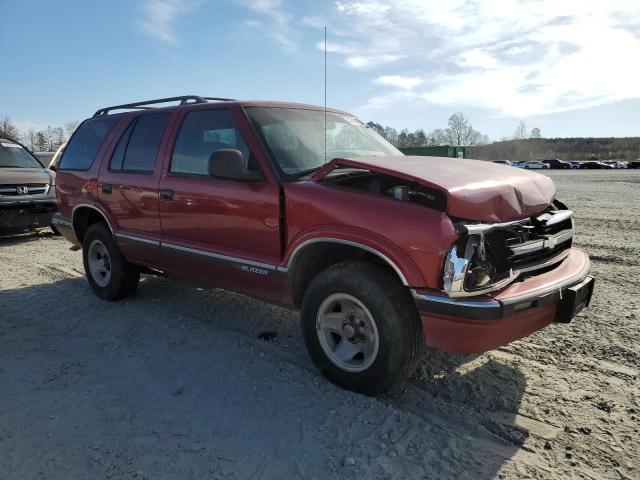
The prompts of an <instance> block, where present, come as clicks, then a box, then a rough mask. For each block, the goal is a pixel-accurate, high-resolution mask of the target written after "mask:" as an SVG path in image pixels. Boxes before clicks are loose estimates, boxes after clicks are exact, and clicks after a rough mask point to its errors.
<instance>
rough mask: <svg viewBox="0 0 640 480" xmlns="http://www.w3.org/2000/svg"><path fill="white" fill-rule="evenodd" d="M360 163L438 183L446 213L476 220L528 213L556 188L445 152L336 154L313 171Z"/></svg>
mask: <svg viewBox="0 0 640 480" xmlns="http://www.w3.org/2000/svg"><path fill="white" fill-rule="evenodd" d="M338 165H339V166H344V167H353V168H362V169H367V170H373V171H376V172H380V173H383V174H386V175H394V176H397V177H399V178H402V179H405V180H409V181H414V182H416V183H419V184H421V185H424V186H425V187H430V188H437V189H440V190H442V191H444V192H445V193H446V194H447V213H448V214H449V216H452V217H458V218H463V219H468V220H477V221H481V222H506V221H511V220H519V219H523V218H527V217H529V216H531V215H533V214H535V213H538V212H539V211H540V210H543V209H544V208H545V207H547V206H549V205H550V204H551V202H552V201H553V199H554V197H555V192H556V190H555V187H554V185H553V182H552V181H551V179H550V178H549V177H546V176H545V175H540V174H538V173H534V172H530V171H527V170H522V169H519V168H514V167H509V166H506V165H499V164H496V163H493V162H485V161H481V160H465V159H459V158H447V157H421V156H405V157H358V158H355V159H341V158H336V159H333V160H332V161H331V162H329V163H327V165H325V166H324V167H323V168H322V169H320V170H319V171H318V172H317V173H316V174H315V175H314V176H313V179H314V180H320V179H321V178H323V177H324V176H325V175H327V174H328V173H329V172H330V171H331V170H333V169H334V168H335V167H336V166H338Z"/></svg>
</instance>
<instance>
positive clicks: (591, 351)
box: [0, 170, 640, 480]
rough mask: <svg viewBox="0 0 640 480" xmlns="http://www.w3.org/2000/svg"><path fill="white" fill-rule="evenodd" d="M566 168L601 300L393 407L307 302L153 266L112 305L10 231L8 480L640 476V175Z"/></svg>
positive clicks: (430, 368)
mask: <svg viewBox="0 0 640 480" xmlns="http://www.w3.org/2000/svg"><path fill="white" fill-rule="evenodd" d="M551 176H552V177H553V178H554V180H555V181H556V184H557V187H558V190H559V195H558V196H559V198H560V199H562V200H565V201H566V203H568V204H569V205H570V206H571V207H572V208H573V209H574V210H575V211H576V214H577V244H578V246H580V247H582V248H584V249H586V250H587V251H588V252H589V253H590V254H591V258H592V261H593V274H594V275H595V277H596V278H597V283H596V293H595V297H594V299H593V301H592V306H591V308H589V310H588V311H585V312H584V313H583V314H581V315H580V316H579V317H578V318H577V319H575V320H574V322H573V323H571V324H569V325H552V326H550V327H549V328H547V329H546V330H544V331H542V332H539V333H537V334H535V335H532V336H530V337H528V338H526V339H524V340H522V341H519V342H515V343H514V344H512V345H509V346H507V347H505V348H500V349H498V350H495V351H492V352H490V353H487V354H484V355H480V356H459V355H449V354H443V353H438V352H429V355H428V356H427V358H425V361H424V364H423V366H422V367H421V369H420V371H419V372H418V374H416V376H415V377H414V378H413V379H412V381H411V382H410V384H408V385H407V386H406V388H404V389H402V390H399V391H395V392H393V393H391V394H388V395H385V396H383V397H379V398H376V399H374V398H368V397H364V396H361V395H356V394H352V393H349V392H345V391H342V390H340V389H338V388H336V387H334V386H332V385H331V384H329V383H327V382H326V381H325V380H323V379H322V378H321V377H320V376H318V374H317V373H316V371H315V370H314V369H313V367H312V365H311V362H310V360H309V359H308V358H307V356H306V353H305V351H304V347H303V345H302V341H301V338H300V334H299V329H298V322H297V314H296V313H295V312H291V311H288V310H284V309H281V308H278V307H274V306H270V305H267V304H264V303H261V302H258V301H255V300H252V299H249V298H246V297H243V296H240V295H236V294H232V293H226V292H222V291H205V290H201V289H198V288H194V287H191V286H185V285H182V284H178V283H175V282H172V281H169V280H165V279H159V278H154V277H146V278H144V279H143V282H142V284H141V286H140V289H139V293H138V295H137V296H135V297H134V298H131V299H128V300H126V301H122V302H119V303H107V302H104V301H101V300H99V299H98V298H97V297H95V296H94V295H93V294H92V293H91V292H90V290H89V287H88V285H87V283H86V281H85V279H84V277H83V273H82V262H81V254H80V252H71V251H70V250H69V249H68V247H69V245H68V244H67V243H66V242H65V241H64V240H62V239H60V238H54V237H51V236H49V235H47V234H45V233H44V232H41V233H39V234H32V235H24V236H19V237H11V238H4V239H0V479H16V480H25V479H32V478H56V479H86V478H137V479H145V478H148V479H154V480H155V479H162V478H172V479H183V478H253V479H263V478H264V479H273V478H277V479H284V478H362V479H365V478H366V479H368V478H398V479H411V478H456V479H460V478H470V479H481V478H493V477H498V478H508V479H515V478H545V479H546V478H594V479H608V478H611V479H618V478H640V452H639V450H640V442H639V438H640V432H639V428H640V382H639V381H638V371H639V369H640V343H639V341H638V340H639V338H640V334H639V333H638V325H639V321H640V171H637V170H634V171H613V172H599V171H587V172H584V171H580V172H558V173H555V172H552V173H551ZM264 331H276V332H277V333H278V336H277V338H276V339H274V340H273V341H270V342H267V341H263V340H259V339H257V338H256V337H257V334H259V333H260V332H264Z"/></svg>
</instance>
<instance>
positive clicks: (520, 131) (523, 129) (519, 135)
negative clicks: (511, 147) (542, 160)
mask: <svg viewBox="0 0 640 480" xmlns="http://www.w3.org/2000/svg"><path fill="white" fill-rule="evenodd" d="M526 138H528V133H527V124H526V123H525V122H524V120H520V123H518V126H517V127H516V132H515V133H514V134H513V139H514V140H525V139H526Z"/></svg>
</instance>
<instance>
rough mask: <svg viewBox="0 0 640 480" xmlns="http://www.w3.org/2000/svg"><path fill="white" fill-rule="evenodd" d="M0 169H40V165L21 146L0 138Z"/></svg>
mask: <svg viewBox="0 0 640 480" xmlns="http://www.w3.org/2000/svg"><path fill="white" fill-rule="evenodd" d="M0 168H42V164H41V163H40V162H39V161H38V160H37V159H36V158H35V157H34V156H33V155H31V154H30V153H29V152H28V151H27V150H25V149H24V148H23V147H22V146H21V145H19V144H17V143H15V142H12V141H11V140H7V139H4V138H0Z"/></svg>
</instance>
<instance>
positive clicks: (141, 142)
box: [110, 113, 169, 172]
mask: <svg viewBox="0 0 640 480" xmlns="http://www.w3.org/2000/svg"><path fill="white" fill-rule="evenodd" d="M168 121H169V114H168V113H154V114H149V115H141V116H140V117H138V118H137V119H136V120H134V121H133V122H132V123H131V125H129V126H128V127H127V129H126V130H125V132H124V133H123V134H122V137H120V141H119V142H118V145H117V146H116V149H115V150H114V152H113V156H112V157H111V164H110V169H111V170H122V171H128V172H153V170H154V167H155V165H156V157H157V155H158V150H159V149H160V142H161V141H162V135H163V133H164V129H165V127H166V126H167V122H168Z"/></svg>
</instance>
